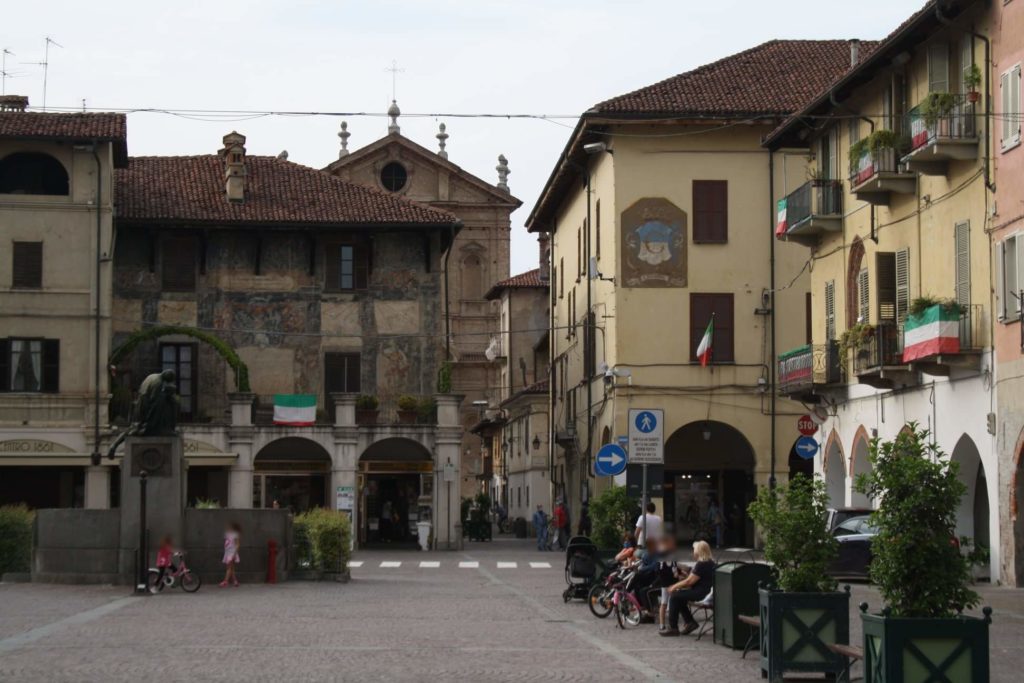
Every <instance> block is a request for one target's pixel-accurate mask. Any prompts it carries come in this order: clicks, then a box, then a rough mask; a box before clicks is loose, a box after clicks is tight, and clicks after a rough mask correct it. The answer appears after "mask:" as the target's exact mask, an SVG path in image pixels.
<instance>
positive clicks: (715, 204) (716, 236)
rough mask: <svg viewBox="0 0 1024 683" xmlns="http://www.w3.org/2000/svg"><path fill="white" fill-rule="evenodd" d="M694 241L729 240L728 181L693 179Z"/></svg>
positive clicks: (713, 242) (723, 241)
mask: <svg viewBox="0 0 1024 683" xmlns="http://www.w3.org/2000/svg"><path fill="white" fill-rule="evenodd" d="M693 241H694V242H697V243H701V242H703V243H709V244H724V243H726V242H728V241H729V183H728V181H725V180H694V181H693Z"/></svg>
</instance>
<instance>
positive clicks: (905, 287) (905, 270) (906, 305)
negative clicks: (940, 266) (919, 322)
mask: <svg viewBox="0 0 1024 683" xmlns="http://www.w3.org/2000/svg"><path fill="white" fill-rule="evenodd" d="M908 310H910V249H900V250H899V251H897V252H896V321H897V322H903V319H904V318H906V317H907V311H908Z"/></svg>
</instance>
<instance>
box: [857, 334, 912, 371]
mask: <svg viewBox="0 0 1024 683" xmlns="http://www.w3.org/2000/svg"><path fill="white" fill-rule="evenodd" d="M902 364H903V325H902V324H897V323H895V322H883V323H879V324H878V325H876V326H875V331H874V334H872V335H871V337H870V338H869V339H868V341H867V343H865V344H864V345H863V346H861V347H859V348H857V349H854V352H853V372H854V374H856V375H861V374H866V373H868V372H870V371H872V370H874V369H876V368H882V367H891V366H895V365H902Z"/></svg>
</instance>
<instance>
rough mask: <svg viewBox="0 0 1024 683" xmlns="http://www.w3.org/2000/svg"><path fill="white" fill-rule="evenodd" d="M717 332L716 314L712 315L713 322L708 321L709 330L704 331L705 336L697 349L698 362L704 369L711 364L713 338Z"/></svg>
mask: <svg viewBox="0 0 1024 683" xmlns="http://www.w3.org/2000/svg"><path fill="white" fill-rule="evenodd" d="M714 332H715V314H714V313H712V314H711V320H709V321H708V329H706V330H704V336H703V337H702V338H701V340H700V346H698V347H697V360H699V361H700V366H701V367H702V368H705V367H707V365H708V363H710V362H711V337H712V336H713V335H714Z"/></svg>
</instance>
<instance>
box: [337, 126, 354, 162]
mask: <svg viewBox="0 0 1024 683" xmlns="http://www.w3.org/2000/svg"><path fill="white" fill-rule="evenodd" d="M350 135H352V133H349V132H348V121H342V122H341V130H340V131H338V137H339V138H341V150H340V151H339V152H338V158H339V159H343V158H345V157H347V156H348V138H349V136H350Z"/></svg>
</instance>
